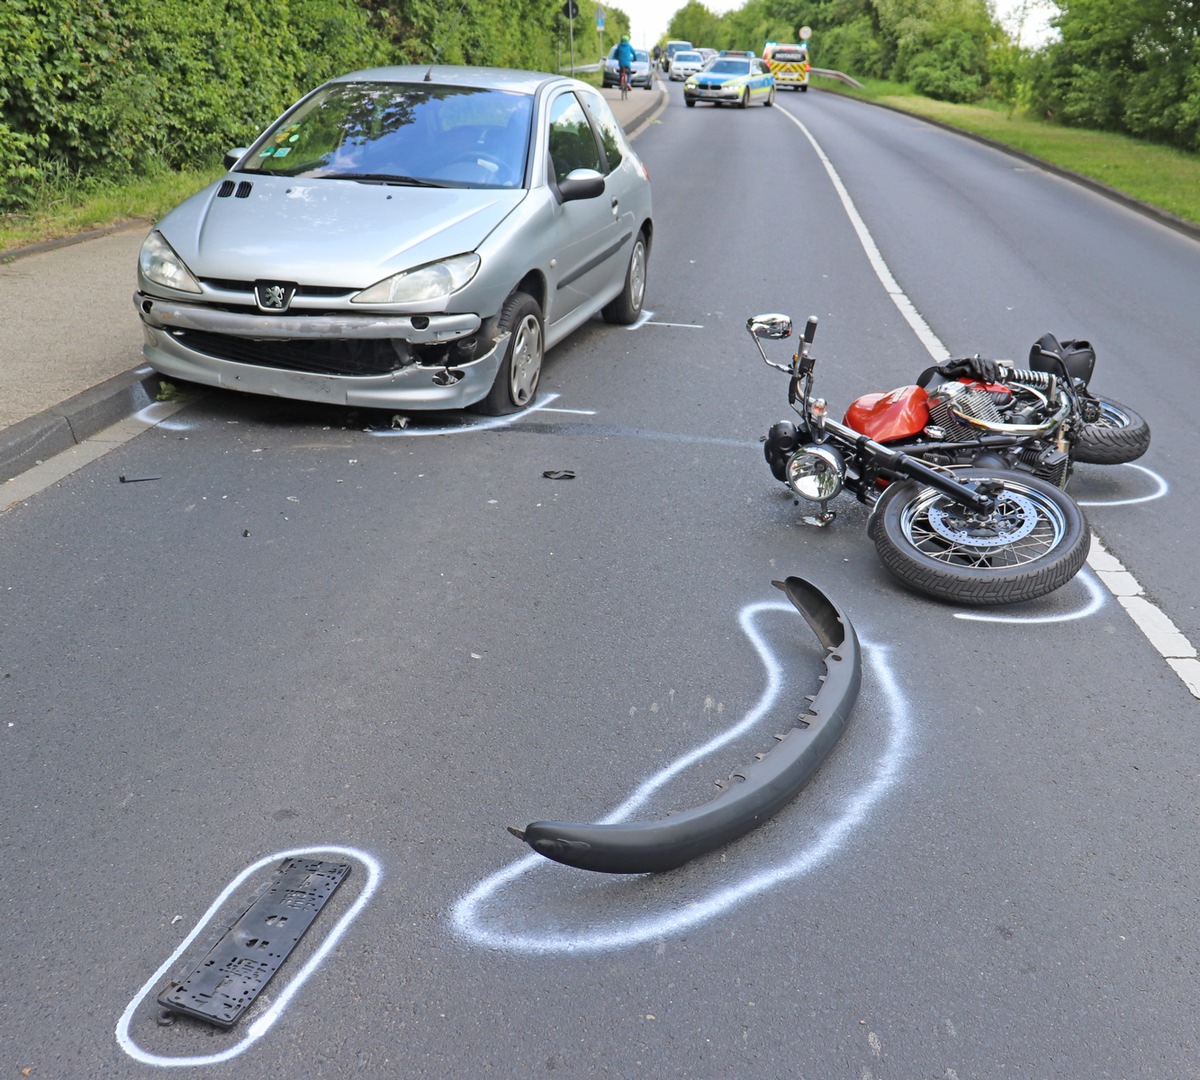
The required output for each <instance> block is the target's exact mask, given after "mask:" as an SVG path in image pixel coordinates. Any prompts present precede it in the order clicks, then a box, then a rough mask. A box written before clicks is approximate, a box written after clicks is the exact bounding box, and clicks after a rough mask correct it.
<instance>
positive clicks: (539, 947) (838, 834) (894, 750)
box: [451, 601, 912, 953]
mask: <svg viewBox="0 0 1200 1080" xmlns="http://www.w3.org/2000/svg"><path fill="white" fill-rule="evenodd" d="M768 611H788V612H791V613H792V614H795V613H796V612H795V608H794V607H791V606H790V605H787V604H783V603H781V602H779V601H770V602H763V603H756V604H748V605H746V606H745V607H744V608H742V610H741V612H740V614H739V616H738V622H739V623H740V624H741V627H742V631H743V632H744V633H745V634H746V636H747V637H748V638H749V639H750V641H751V643H752V644H753V646H754V649H755V651H756V652H757V653H758V656H759V659H760V660H761V661H762V663H763V667H764V668H765V671H766V676H767V684H766V687H765V688H764V690H763V693H762V695H761V696H760V697H759V699H758V701H757V702H756V703H755V704H754V705H753V706H752V707H751V708H750V709H749V710H748V711H747V712H746V713H745V714H744V715H743V716H742V718H741V719H740V720H738V721H737V722H736V723H735V724H733V725H732V726H731V727H729V728H727V729H726V730H725V731H724V732H722V733H720V734H718V735H716V736H714V737H713V738H711V739H709V740H708V741H707V742H706V743H704V744H703V745H702V746H699V747H696V748H695V749H693V750H691V751H689V752H688V753H686V754H683V755H681V756H680V757H679V758H677V759H676V760H675V761H673V762H672V763H671V764H670V765H668V766H666V767H665V768H663V769H662V770H660V771H659V772H657V773H655V774H654V775H653V776H651V777H650V778H649V779H648V780H646V781H644V782H643V783H642V784H641V785H640V786H639V787H638V788H637V789H636V790H635V791H634V792H633V794H632V795H630V796H629V798H628V799H626V800H625V801H624V802H623V803H621V805H620V806H618V807H617V808H616V809H615V810H613V811H612V812H611V813H610V814H609V815H608V816H607V817H605V818H604V819H603V821H602V824H612V823H613V822H616V821H622V820H625V819H626V818H627V817H628V816H629V815H630V814H632V813H633V811H634V810H636V809H637V808H638V807H639V806H641V805H642V804H643V803H645V801H646V800H647V799H648V798H649V797H650V795H651V794H652V793H653V792H654V791H656V790H658V789H659V788H660V787H662V786H663V784H665V783H666V782H667V781H668V780H670V779H671V778H672V777H674V776H676V775H677V774H678V773H679V772H680V771H682V770H683V769H685V768H687V767H688V766H689V765H691V764H693V763H695V762H696V761H698V760H699V759H700V758H702V757H704V756H705V755H707V754H709V753H711V752H712V751H713V750H716V749H718V748H719V747H721V746H723V745H724V744H726V743H728V742H729V741H730V740H731V739H734V738H735V737H737V736H738V735H740V734H742V733H743V732H745V731H747V730H748V729H749V728H751V727H753V726H754V725H755V724H757V723H758V722H759V721H761V720H762V719H763V717H764V716H765V715H766V714H767V713H768V712H769V711H770V709H771V707H772V705H773V704H774V703H775V701H776V699H777V698H778V696H779V694H780V691H781V690H782V687H783V677H782V666H781V665H780V663H779V661H778V660H777V659H776V657H775V654H774V653H773V652H772V651H771V649H770V647H769V646H768V645H767V643H766V641H765V640H764V638H763V636H762V635H761V634H760V633H759V631H758V629H757V627H756V626H755V625H754V620H755V619H756V617H757V616H759V615H760V614H762V613H764V612H768ZM860 644H861V645H862V647H863V655H864V658H865V659H866V661H867V664H868V666H869V668H870V670H871V673H872V674H873V675H874V677H875V678H876V679H878V680H879V683H880V686H881V687H882V689H883V693H884V697H885V698H886V700H887V702H888V706H889V713H890V717H889V723H888V733H887V737H886V744H885V746H884V748H883V750H882V752H881V753H880V756H879V760H878V762H877V764H876V766H875V769H874V771H873V775H872V776H871V777H870V779H869V780H868V781H867V782H866V783H865V784H864V785H863V786H862V787H861V788H860V789H858V790H856V791H855V792H853V793H852V794H851V795H850V796H849V797H848V798H847V800H846V802H845V805H844V807H843V809H842V812H841V813H840V814H839V815H838V816H837V817H835V818H834V820H832V821H831V822H829V823H828V824H827V825H826V826H825V827H824V828H823V829H822V830H821V831H820V832H819V833H818V834H817V835H816V836H815V837H814V838H813V839H812V840H811V841H810V842H809V843H807V844H805V845H804V846H803V847H801V848H800V850H799V851H797V853H796V855H795V857H793V858H791V859H789V860H787V861H785V862H782V863H778V864H777V865H775V866H772V867H768V868H766V869H764V870H761V871H760V872H758V873H756V874H753V875H751V876H749V877H747V878H745V879H744V880H742V881H740V882H738V883H736V884H733V885H730V886H728V887H725V888H720V889H717V890H715V891H713V892H712V893H710V894H709V895H708V896H707V897H706V898H704V899H703V900H695V901H693V902H691V903H689V904H688V905H687V907H686V908H685V909H683V910H675V905H672V910H671V911H669V912H664V913H661V914H653V915H650V916H647V917H645V918H641V919H637V920H633V921H630V920H627V919H625V920H622V921H621V923H620V924H619V925H614V926H611V927H608V928H601V929H599V930H591V931H583V932H580V933H577V934H572V933H552V934H542V935H538V934H529V933H518V932H512V931H507V930H504V929H503V928H494V927H493V926H492V925H489V920H488V919H487V917H486V915H485V914H484V913H483V911H482V909H483V907H484V905H485V904H486V903H487V901H488V900H489V899H491V898H492V897H494V896H495V895H496V894H497V893H498V892H499V891H500V890H501V889H502V888H503V887H504V886H505V885H508V884H509V883H511V882H513V881H515V880H516V879H517V878H519V877H521V876H522V875H524V874H526V873H528V872H530V871H532V870H534V869H537V868H544V869H547V870H555V871H557V872H562V868H561V867H558V866H557V864H555V863H551V862H549V861H547V860H546V859H543V858H542V857H541V856H538V855H533V854H530V855H526V856H525V857H524V858H522V859H519V860H518V861H517V862H514V863H512V864H510V865H509V866H507V867H505V868H504V869H502V870H499V871H497V872H496V873H494V874H492V875H490V876H489V877H487V878H485V879H484V880H483V881H481V882H480V883H479V884H478V885H476V886H475V888H473V889H472V890H471V891H470V892H468V893H466V894H465V895H463V896H461V897H460V898H459V899H458V900H457V901H456V902H455V904H454V908H453V911H452V915H451V925H452V927H453V929H454V931H455V932H456V933H458V934H459V935H460V936H462V937H464V938H467V939H468V940H470V941H472V942H473V943H474V944H477V945H481V946H484V947H485V948H490V949H498V950H501V951H507V952H514V953H593V952H601V951H604V950H609V949H619V948H627V947H629V946H632V945H637V944H639V943H642V942H645V941H649V940H655V939H658V938H661V937H664V936H667V935H671V934H678V933H680V932H682V931H684V930H686V929H689V928H691V927H694V926H697V925H699V924H701V923H703V922H707V921H708V920H709V919H712V918H715V917H716V916H718V915H721V914H723V913H724V912H726V911H728V910H730V909H732V908H734V907H736V906H737V905H738V904H741V903H743V902H744V901H746V900H749V899H751V898H752V897H754V896H757V895H758V894H759V893H762V892H765V891H766V890H767V889H770V888H773V887H774V886H775V885H778V884H779V883H780V882H783V881H788V880H791V879H794V878H798V877H801V876H803V875H804V874H807V873H808V872H809V871H811V870H813V869H815V868H816V867H817V866H819V865H820V864H821V863H822V862H824V861H825V860H826V859H828V858H829V857H830V856H832V855H833V854H834V853H835V852H836V851H837V850H838V849H839V848H840V847H841V846H842V844H844V843H845V841H846V840H847V839H848V838H849V836H850V835H851V833H852V832H853V831H854V829H855V828H856V827H857V826H859V825H860V824H861V823H862V822H863V821H864V820H865V819H866V817H867V815H868V813H869V812H870V811H871V809H872V808H873V807H874V806H875V804H876V803H877V802H878V801H879V800H880V799H881V798H882V796H883V794H884V792H886V791H887V790H888V789H889V788H890V787H891V786H892V785H893V784H894V783H895V781H896V779H897V777H898V775H899V771H900V766H901V763H902V762H903V760H904V757H905V755H906V753H907V744H908V741H909V737H910V733H911V727H912V724H911V720H910V718H909V709H908V702H907V700H906V699H905V698H904V696H903V694H902V693H901V692H900V689H899V687H898V685H897V683H896V680H895V678H894V677H893V675H892V672H891V670H890V667H889V665H888V663H887V652H888V650H887V648H886V647H884V646H881V645H872V644H870V643H869V642H866V641H861V639H860Z"/></svg>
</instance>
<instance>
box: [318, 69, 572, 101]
mask: <svg viewBox="0 0 1200 1080" xmlns="http://www.w3.org/2000/svg"><path fill="white" fill-rule="evenodd" d="M329 81H330V82H334V83H341V82H394V83H423V82H428V83H430V84H431V85H434V86H465V87H474V88H478V89H481V90H508V91H511V92H512V93H517V94H536V93H537V91H538V88H539V87H541V86H544V85H545V84H546V83H547V82H548V81H549V82H554V81H561V82H564V83H574V82H576V80H575V79H570V78H567V77H566V76H564V75H551V74H549V73H548V72H544V71H516V70H513V69H511V68H488V67H465V66H462V65H459V64H405V65H397V66H393V67H377V68H364V69H363V70H362V71H352V72H349V73H348V74H346V75H339V76H338V77H337V78H336V79H330V80H329Z"/></svg>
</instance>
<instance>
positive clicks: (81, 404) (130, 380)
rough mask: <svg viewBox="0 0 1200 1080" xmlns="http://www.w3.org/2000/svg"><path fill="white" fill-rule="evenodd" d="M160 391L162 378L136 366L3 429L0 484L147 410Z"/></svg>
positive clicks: (0, 454)
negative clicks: (139, 411) (1, 481)
mask: <svg viewBox="0 0 1200 1080" xmlns="http://www.w3.org/2000/svg"><path fill="white" fill-rule="evenodd" d="M158 392H159V376H158V373H157V372H156V371H154V370H153V369H152V368H149V367H137V368H134V369H133V370H132V371H126V372H124V373H122V374H120V375H114V376H113V377H112V378H111V379H106V380H105V381H104V382H102V383H100V384H99V385H98V386H93V387H91V389H89V390H84V391H83V392H82V393H79V394H76V395H75V396H74V397H71V398H67V400H66V401H62V402H60V403H59V404H57V405H54V406H52V407H51V408H49V409H46V410H45V411H44V412H40V413H38V414H37V415H36V416H31V417H29V418H28V419H27V420H18V421H17V422H16V423H15V424H12V425H11V426H9V427H7V428H4V429H3V430H0V480H10V479H12V478H13V477H14V476H17V475H19V474H20V473H22V472H24V471H25V470H27V469H31V468H33V466H35V465H37V464H38V463H39V462H41V461H45V460H47V459H48V458H51V457H54V455H55V454H61V453H62V452H63V451H64V450H69V449H70V448H71V447H73V446H78V445H79V444H80V443H81V442H83V441H84V440H86V439H90V438H91V437H92V436H93V435H95V434H97V433H98V432H101V431H103V430H104V429H105V428H107V427H111V426H112V425H113V424H115V423H117V422H118V421H120V420H124V419H125V418H126V417H127V416H130V415H131V414H133V413H135V412H137V411H138V410H139V409H144V408H145V407H146V406H147V405H149V404H150V403H151V402H153V401H154V400H155V399H156V398H157V396H158Z"/></svg>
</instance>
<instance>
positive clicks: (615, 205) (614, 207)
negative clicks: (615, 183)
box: [612, 195, 621, 214]
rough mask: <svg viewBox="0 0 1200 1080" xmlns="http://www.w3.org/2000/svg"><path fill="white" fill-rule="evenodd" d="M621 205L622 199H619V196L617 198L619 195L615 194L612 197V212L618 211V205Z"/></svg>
mask: <svg viewBox="0 0 1200 1080" xmlns="http://www.w3.org/2000/svg"><path fill="white" fill-rule="evenodd" d="M620 205H621V200H620V199H618V198H617V197H616V196H615V195H614V196H613V197H612V212H613V213H614V214H615V213H617V212H618V207H620Z"/></svg>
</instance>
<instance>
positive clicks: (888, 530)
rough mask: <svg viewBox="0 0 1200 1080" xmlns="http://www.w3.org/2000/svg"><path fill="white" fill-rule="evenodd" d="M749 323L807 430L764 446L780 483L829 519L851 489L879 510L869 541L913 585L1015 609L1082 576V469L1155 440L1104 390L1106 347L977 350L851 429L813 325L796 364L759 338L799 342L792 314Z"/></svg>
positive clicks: (1129, 456) (879, 400)
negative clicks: (1012, 354) (1076, 484)
mask: <svg viewBox="0 0 1200 1080" xmlns="http://www.w3.org/2000/svg"><path fill="white" fill-rule="evenodd" d="M746 328H747V330H748V331H749V332H750V335H751V337H752V338H753V340H754V343H755V346H756V347H757V349H758V351H759V354H760V355H761V356H762V358H763V360H764V361H765V362H766V363H767V364H768V365H769V366H770V367H773V368H776V369H777V370H779V371H782V372H784V373H785V374H787V375H788V376H789V388H788V403H789V404H790V405H791V407H792V409H793V411H794V412H795V413H796V414H797V415H798V416H799V418H800V423H799V424H796V423H793V422H792V421H789V420H784V421H781V422H779V423H777V424H775V425H774V426H772V428H771V429H770V431H769V432H768V434H767V437H766V442H765V445H764V453H765V456H766V459H767V464H768V465H769V466H770V468H771V472H772V474H773V475H774V476H775V477H776V479H778V480H780V481H782V482H783V483H785V484H787V485H788V487H789V488H791V490H792V492H793V493H794V494H795V495H796V496H797V497H798V499H803V500H805V501H808V502H813V503H817V504H818V505H819V511H818V513H817V514H816V515H814V516H813V517H811V518H809V519H808V520H810V521H812V522H813V523H814V524H818V525H826V524H828V523H829V522H831V521H832V520H833V519H834V517H835V514H834V512H833V511H831V510H829V508H828V503H829V502H830V500H831V499H833V498H834V497H835V496H837V495H838V494H839V493H840V492H841V491H842V490H843V489H845V490H848V491H850V492H852V493H853V494H855V495H856V496H857V497H858V499H859V501H861V502H863V503H866V504H867V505H870V506H871V507H872V512H871V516H870V518H869V520H868V526H867V529H868V535H869V536H870V537H871V539H872V540H873V541H874V542H875V547H876V550H877V551H878V553H879V556H880V559H881V560H882V562H883V564H884V566H885V567H886V568H887V569H888V570H889V571H891V572H892V573H893V574H894V575H895V576H896V577H898V578H899V579H900V580H901V581H903V582H904V583H905V584H907V585H908V586H909V587H911V588H913V589H916V590H917V591H919V592H923V593H926V594H927V595H930V596H934V597H938V598H940V599H944V600H950V601H953V602H955V603H966V604H979V605H985V604H1011V603H1018V602H1021V601H1025V600H1032V599H1036V598H1037V597H1040V596H1045V595H1047V594H1048V593H1051V592H1053V591H1054V590H1055V589H1058V588H1060V587H1061V586H1062V585H1065V584H1066V583H1067V582H1068V581H1070V580H1071V578H1073V577H1074V576H1075V575H1076V574H1077V573H1078V572H1079V569H1080V568H1081V567H1082V566H1083V563H1084V560H1085V558H1086V557H1087V549H1088V543H1089V540H1088V529H1087V523H1086V521H1085V519H1084V516H1083V511H1082V510H1081V509H1080V508H1079V506H1078V505H1077V504H1076V503H1075V502H1074V500H1073V499H1071V498H1070V496H1068V495H1067V494H1066V493H1065V491H1064V490H1063V489H1064V488H1065V486H1066V484H1067V481H1068V480H1069V478H1070V475H1071V472H1072V469H1073V467H1074V465H1075V463H1076V462H1091V463H1099V464H1117V463H1120V462H1125V461H1132V460H1134V459H1135V458H1137V457H1140V456H1141V454H1143V453H1144V452H1145V450H1146V448H1147V447H1148V446H1149V442H1150V432H1149V428H1148V426H1147V425H1146V422H1145V421H1144V420H1143V419H1142V418H1141V417H1140V416H1139V415H1138V414H1137V413H1135V412H1134V411H1133V410H1132V409H1128V408H1126V407H1125V406H1122V405H1120V404H1118V403H1117V402H1115V401H1111V400H1109V399H1107V398H1101V397H1099V396H1097V395H1095V394H1093V393H1092V392H1091V391H1090V390H1089V388H1088V382H1089V380H1090V378H1091V375H1092V369H1093V367H1094V364H1095V353H1094V351H1093V350H1092V349H1091V347H1090V346H1089V345H1088V344H1087V343H1086V342H1079V341H1068V342H1059V341H1058V340H1057V339H1056V338H1054V337H1053V335H1050V334H1047V335H1045V336H1044V337H1043V338H1041V339H1040V341H1039V342H1038V343H1037V344H1036V345H1035V346H1034V347H1033V349H1032V350H1031V353H1030V362H1029V367H1028V368H1017V367H1016V366H1015V365H1012V364H1009V363H1008V362H1005V361H995V360H988V359H984V358H981V357H968V358H963V359H958V360H951V361H948V362H946V363H944V364H940V365H937V366H935V367H933V368H930V369H929V370H928V371H926V372H924V373H923V374H922V376H921V377H920V379H919V380H918V382H917V384H915V385H912V386H905V387H900V388H898V389H896V390H892V391H891V392H889V393H881V394H868V395H865V396H864V397H860V398H858V399H857V400H856V401H854V402H853V403H852V404H851V406H850V408H849V409H848V410H847V412H846V416H845V418H844V421H843V422H841V423H839V422H837V421H836V420H833V419H831V418H830V417H829V407H828V404H827V403H826V402H825V401H824V400H823V399H822V398H814V397H813V396H812V387H813V370H814V366H815V357H814V356H813V355H812V353H811V351H810V350H811V346H812V342H813V337H814V335H815V333H816V328H817V319H816V317H815V316H814V317H812V318H810V319H809V320H808V322H807V324H806V326H805V329H804V333H803V335H802V340H801V344H800V348H799V350H798V351H797V352H796V353H795V354H794V355H793V356H792V358H791V361H790V362H789V363H788V364H786V365H784V364H778V363H775V362H774V361H772V360H771V359H770V358H769V357H768V356H767V353H766V351H765V349H764V348H763V345H762V341H763V340H775V339H785V338H789V337H791V335H792V329H793V327H792V320H791V318H790V317H788V316H786V315H777V314H769V315H758V316H755V317H754V318H752V319H750V320H748V321H747V324H746Z"/></svg>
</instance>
